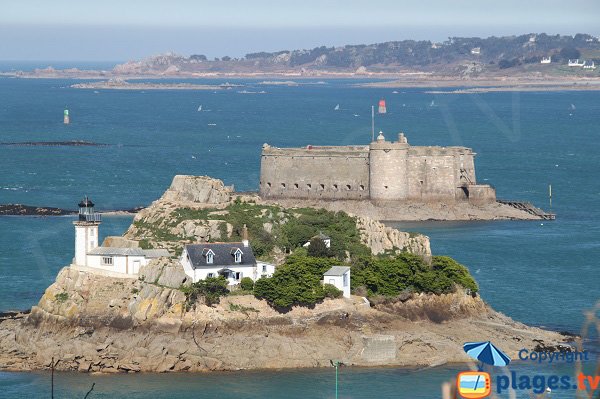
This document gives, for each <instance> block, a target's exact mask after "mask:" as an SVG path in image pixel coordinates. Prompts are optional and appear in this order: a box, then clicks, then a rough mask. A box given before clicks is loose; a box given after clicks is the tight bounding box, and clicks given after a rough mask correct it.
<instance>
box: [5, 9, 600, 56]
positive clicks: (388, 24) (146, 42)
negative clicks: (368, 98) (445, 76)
mask: <svg viewBox="0 0 600 399" xmlns="http://www.w3.org/2000/svg"><path fill="white" fill-rule="evenodd" d="M598 21H600V1H598V0H568V1H566V0H560V1H556V0H545V1H539V0H494V1H490V0H477V1H466V0H421V1H402V0H396V1H394V0H376V1H365V0H361V1H356V0H345V1H342V0H320V1H318V0H302V1H298V0H295V1H288V0H279V1H276V0H253V1H242V0H221V1H215V0H212V1H205V0H195V1H191V0H162V1H158V0H118V1H117V0H96V1H95V0H0V60H24V61H32V60H57V61H73V60H79V61H125V60H132V59H139V58H144V57H147V56H151V55H155V54H160V53H165V52H168V51H171V52H175V53H179V54H182V55H190V54H205V55H206V56H208V57H211V58H212V57H222V56H225V55H228V56H231V57H241V56H243V55H245V54H246V53H250V52H256V51H277V50H292V49H302V48H313V47H316V46H321V45H326V46H341V45H344V44H368V43H378V42H385V41H390V40H403V39H416V40H432V41H443V40H445V39H447V38H448V37H450V36H480V37H488V36H503V35H518V34H526V33H541V32H546V33H549V34H557V33H558V34H567V35H571V34H575V33H590V34H592V35H595V36H598V35H600V23H598Z"/></svg>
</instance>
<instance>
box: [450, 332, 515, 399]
mask: <svg viewBox="0 0 600 399" xmlns="http://www.w3.org/2000/svg"><path fill="white" fill-rule="evenodd" d="M463 349H464V350H465V352H466V353H467V354H468V355H469V356H471V357H472V358H473V359H475V360H477V361H478V362H479V370H478V371H463V372H461V373H459V374H458V376H457V377H456V392H457V393H458V394H459V395H460V396H461V397H462V398H465V399H482V398H486V397H488V396H489V395H490V393H491V392H492V379H491V377H490V375H489V373H486V372H484V371H483V365H484V364H488V365H490V366H499V367H504V366H506V365H508V364H509V363H510V357H508V356H507V355H506V354H504V353H503V352H502V351H501V350H500V349H498V348H497V347H496V346H494V344H492V343H491V342H490V341H486V342H467V343H465V344H464V345H463Z"/></svg>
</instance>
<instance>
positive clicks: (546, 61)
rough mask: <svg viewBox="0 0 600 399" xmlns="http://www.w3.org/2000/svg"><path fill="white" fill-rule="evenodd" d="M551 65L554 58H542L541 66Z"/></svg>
mask: <svg viewBox="0 0 600 399" xmlns="http://www.w3.org/2000/svg"><path fill="white" fill-rule="evenodd" d="M551 63H552V56H550V57H542V60H541V61H540V64H551Z"/></svg>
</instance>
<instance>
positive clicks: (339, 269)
mask: <svg viewBox="0 0 600 399" xmlns="http://www.w3.org/2000/svg"><path fill="white" fill-rule="evenodd" d="M349 270H350V268H349V267H348V266H333V267H332V268H331V269H329V270H327V271H326V272H325V273H323V275H324V276H342V275H344V274H345V273H346V272H347V271H349Z"/></svg>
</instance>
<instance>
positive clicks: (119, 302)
mask: <svg viewBox="0 0 600 399" xmlns="http://www.w3.org/2000/svg"><path fill="white" fill-rule="evenodd" d="M257 198H258V197H257V196H255V195H249V196H244V195H239V194H236V193H235V192H234V191H233V190H232V189H231V188H229V187H226V186H225V185H224V184H223V182H221V181H219V180H215V179H211V178H208V177H193V176H177V177H175V179H174V180H173V183H172V185H171V187H170V188H169V189H168V190H167V191H166V192H165V193H164V195H163V196H162V197H161V198H160V199H159V200H157V201H155V202H154V203H152V204H151V205H150V206H149V207H148V208H146V209H144V210H142V211H141V212H139V213H138V214H137V215H136V216H135V218H134V221H133V223H132V225H131V227H130V228H129V230H128V231H127V232H126V234H125V235H124V237H109V238H107V239H106V240H105V243H104V244H103V246H102V247H100V248H105V249H104V251H108V250H109V249H110V248H113V249H114V248H120V249H121V251H123V253H137V252H136V251H142V250H144V251H149V250H151V249H153V248H154V249H156V248H162V249H168V251H169V253H170V256H163V257H160V258H157V259H153V260H151V261H150V262H149V263H148V264H146V265H143V266H141V268H140V270H139V271H138V272H137V273H136V274H135V275H118V274H115V273H109V272H103V271H101V270H98V269H96V270H94V269H93V268H92V267H83V266H79V265H75V264H73V265H70V266H66V267H65V268H63V269H62V270H61V271H60V273H59V274H58V276H57V278H56V281H55V282H54V283H53V284H52V285H51V286H50V287H48V288H47V290H46V292H45V293H44V295H43V297H42V298H41V299H40V301H39V303H38V305H37V306H34V307H33V308H32V309H31V311H30V312H29V313H17V314H10V315H4V316H2V317H0V370H40V369H47V368H49V367H50V364H51V362H52V359H53V358H54V361H55V362H56V368H57V369H61V370H78V371H82V372H103V373H117V372H140V371H147V372H168V371H190V372H194V371H210V370H240V369H279V368H296V367H325V366H329V364H330V360H331V359H336V360H340V361H342V362H343V363H345V364H346V365H350V366H352V365H356V366H384V365H385V366H388V365H396V366H435V365H440V364H444V363H447V362H464V361H467V360H468V357H467V355H466V354H465V353H464V352H463V351H462V343H463V342H466V341H485V340H489V339H493V341H494V343H495V344H497V345H498V346H500V347H502V348H503V349H504V350H505V351H506V352H507V354H509V355H510V356H515V355H516V352H517V351H518V350H519V349H522V348H530V349H534V348H538V349H539V348H544V347H548V346H555V345H560V344H561V342H563V341H564V340H565V337H563V336H562V335H560V334H558V333H555V332H549V331H544V330H541V329H539V328H532V327H528V326H525V325H523V324H521V323H518V322H515V321H513V320H511V319H510V318H509V317H507V316H505V315H502V314H500V313H498V312H496V311H494V310H493V309H491V308H490V307H489V306H488V305H486V304H485V303H484V302H483V301H482V300H481V298H480V297H479V295H478V287H477V285H476V283H475V281H474V280H473V278H472V277H471V275H470V274H469V272H468V270H467V269H466V268H465V267H464V266H462V265H459V264H458V263H456V262H455V261H454V260H452V259H450V258H447V257H440V256H434V255H432V253H431V250H430V246H429V240H428V238H427V237H426V236H423V235H419V234H409V233H403V232H400V231H397V230H395V229H392V228H389V227H386V226H385V225H383V224H381V223H380V222H378V221H376V220H372V219H369V218H366V217H360V216H353V215H349V214H347V213H344V212H333V211H326V210H323V209H317V208H299V207H284V206H281V205H274V204H272V203H266V202H263V201H260V199H259V198H258V200H257ZM89 203H90V202H89V201H88V200H87V199H86V200H85V203H84V204H83V205H84V206H86V205H88V204H89ZM80 206H81V204H80ZM80 220H82V219H81V217H80ZM83 220H84V222H85V223H93V220H95V219H94V218H90V217H87V216H85V217H84V218H83ZM245 226H247V227H248V229H247V230H248V233H249V239H250V244H251V245H252V247H253V250H254V254H255V255H256V256H257V257H258V258H263V259H266V260H268V261H270V262H272V263H274V264H275V265H276V269H275V272H274V273H273V275H272V277H263V278H261V279H259V280H258V281H256V283H252V282H251V284H250V285H248V284H242V286H241V288H239V287H237V288H236V289H234V290H233V291H231V292H228V291H227V292H226V291H210V290H207V287H208V285H207V284H208V283H206V282H205V283H202V282H193V281H191V279H190V277H189V275H188V274H186V272H185V271H184V269H183V268H182V265H181V263H180V261H181V258H180V254H181V251H182V249H183V248H184V247H185V245H187V244H189V243H195V242H215V241H221V242H234V241H236V240H238V239H239V237H240V234H243V233H242V232H243V231H245V230H246V228H245ZM316 232H319V234H322V233H326V234H328V235H329V237H330V239H331V247H330V248H325V247H323V246H321V247H319V246H318V245H317V243H318V241H313V239H311V238H310V237H312V236H314V235H315V233H316ZM307 239H310V246H308V250H307V248H306V246H305V244H303V243H304V242H305V241H306V240H307ZM313 245H314V247H313ZM311 247H313V249H311ZM318 248H320V250H318ZM125 249H127V250H128V251H130V252H128V251H125ZM76 256H77V255H76ZM74 263H76V262H75V260H74ZM332 265H348V266H349V267H350V269H351V270H352V276H353V277H352V284H351V285H352V289H353V293H354V295H352V296H350V297H348V298H347V297H341V296H340V294H341V293H340V292H339V291H337V290H335V289H331V288H334V287H329V289H326V288H325V287H327V284H325V285H324V286H323V285H322V283H321V282H320V281H319V279H320V277H319V276H321V275H322V273H323V270H326V269H327V268H329V267H330V266H332ZM382 276H385V278H382ZM207 280H208V279H207ZM211 281H212V282H214V283H215V284H216V285H212V286H211V287H212V288H215V287H217V285H218V281H219V280H218V279H212V280H211ZM288 282H291V283H290V284H288ZM217 288H219V287H217Z"/></svg>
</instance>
